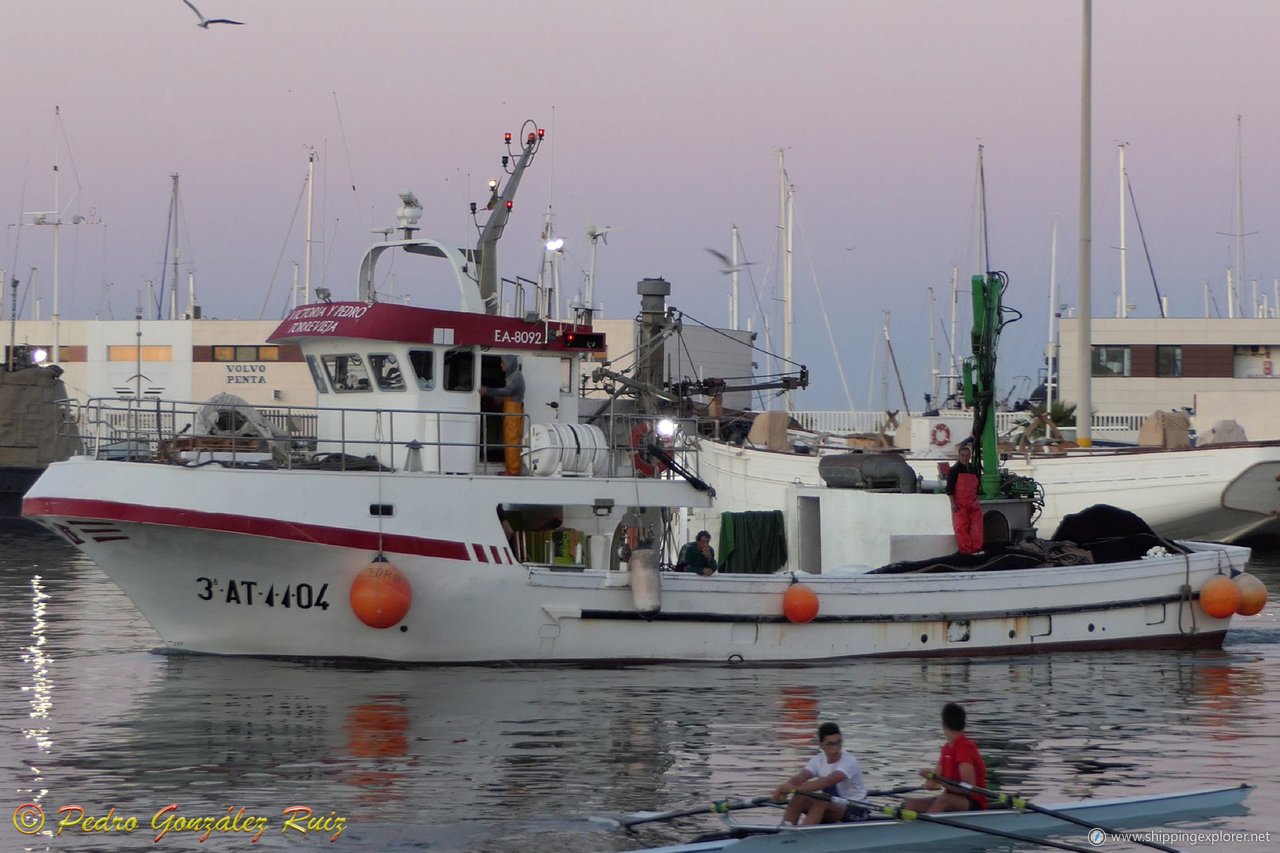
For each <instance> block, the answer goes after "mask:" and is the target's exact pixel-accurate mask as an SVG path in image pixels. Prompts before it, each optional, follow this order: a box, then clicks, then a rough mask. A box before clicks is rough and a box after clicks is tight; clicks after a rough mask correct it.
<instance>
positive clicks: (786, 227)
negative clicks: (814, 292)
mask: <svg viewBox="0 0 1280 853" xmlns="http://www.w3.org/2000/svg"><path fill="white" fill-rule="evenodd" d="M785 156H786V155H785V153H784V152H783V151H782V150H781V149H779V150H778V194H779V195H778V200H779V210H778V217H779V223H778V224H779V228H780V229H781V233H782V310H783V319H782V354H783V357H784V358H786V360H787V364H791V363H792V360H791V324H792V319H793V314H792V298H791V297H792V293H791V290H792V288H791V259H792V256H793V254H794V251H793V250H794V244H793V243H792V237H791V226H792V223H793V219H794V211H795V193H794V190H793V188H792V187H790V186H789V185H788V184H787V166H786V162H785ZM784 399H785V400H786V407H787V411H791V391H790V389H788V390H787V392H786V395H785V398H784Z"/></svg>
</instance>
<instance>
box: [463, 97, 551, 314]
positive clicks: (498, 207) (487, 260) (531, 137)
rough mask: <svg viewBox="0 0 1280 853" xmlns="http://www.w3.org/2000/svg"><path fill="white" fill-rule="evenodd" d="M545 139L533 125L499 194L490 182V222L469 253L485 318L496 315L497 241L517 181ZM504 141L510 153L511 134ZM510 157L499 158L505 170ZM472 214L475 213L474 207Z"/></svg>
mask: <svg viewBox="0 0 1280 853" xmlns="http://www.w3.org/2000/svg"><path fill="white" fill-rule="evenodd" d="M532 124H533V122H525V126H526V127H528V126H529V125H532ZM545 135H546V131H544V130H543V129H542V128H540V127H536V125H535V129H534V130H530V131H529V132H528V134H526V136H525V142H524V148H523V149H522V150H521V153H520V157H519V159H517V160H516V163H515V165H514V166H512V167H511V171H510V177H509V178H508V179H507V185H506V186H505V187H503V188H502V189H501V190H499V189H498V182H497V181H491V182H490V184H489V186H490V189H491V191H492V195H491V197H490V199H489V203H488V208H489V210H490V215H489V220H488V221H487V222H485V224H484V228H482V229H481V231H480V239H479V240H478V241H477V242H476V248H475V250H474V252H473V253H472V258H473V261H474V263H475V265H476V267H477V268H478V269H477V270H476V281H477V283H478V284H479V285H480V298H481V299H482V300H483V301H484V308H485V313H486V314H497V313H498V240H500V239H501V238H502V232H503V230H504V229H505V228H506V227H507V220H508V219H510V218H511V208H512V206H513V204H514V199H515V195H516V190H517V189H519V187H520V178H521V177H523V176H524V170H525V169H527V168H528V167H529V164H531V163H532V162H533V155H534V154H536V153H537V152H538V146H539V144H540V143H541V142H542V139H543V137H544V136H545ZM506 141H507V149H508V150H510V148H511V134H509V133H508V134H507V135H506ZM511 156H513V155H510V154H509V155H507V156H505V157H503V158H502V165H503V166H504V167H506V166H508V164H509V163H510V158H511ZM472 212H473V213H474V212H475V208H474V207H473V208H472Z"/></svg>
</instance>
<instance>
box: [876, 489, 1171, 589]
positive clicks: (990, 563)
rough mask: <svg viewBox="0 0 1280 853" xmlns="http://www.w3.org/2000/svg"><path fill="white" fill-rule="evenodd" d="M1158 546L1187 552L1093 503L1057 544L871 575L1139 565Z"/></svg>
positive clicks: (1014, 546)
mask: <svg viewBox="0 0 1280 853" xmlns="http://www.w3.org/2000/svg"><path fill="white" fill-rule="evenodd" d="M1156 546H1159V547H1162V548H1164V549H1165V550H1166V551H1168V552H1169V553H1170V554H1185V553H1187V549H1186V548H1183V547H1182V546H1181V545H1179V544H1177V543H1176V542H1173V541H1171V540H1168V539H1165V538H1163V537H1161V536H1159V535H1157V534H1156V533H1155V531H1153V530H1152V529H1151V527H1150V526H1149V525H1148V524H1147V523H1146V522H1145V521H1143V520H1142V519H1141V518H1139V517H1138V516H1137V515H1134V514H1133V513H1131V512H1129V511H1128V510H1124V509H1120V508H1119V507H1114V506H1109V505H1107V504H1094V505H1093V506H1091V507H1088V508H1087V509H1082V510H1081V511H1080V512H1077V513H1074V514H1072V515H1068V516H1067V517H1066V518H1064V519H1062V523H1061V524H1059V525H1058V529H1057V530H1056V531H1055V532H1054V534H1053V538H1052V539H1048V540H1045V539H1030V540H1026V541H1023V542H1013V543H1009V544H989V545H987V546H986V548H984V549H983V553H981V554H958V553H957V554H948V555H946V556H944V557H935V558H933V559H929V560H913V561H910V562H902V563H892V564H890V565H887V566H881V567H880V568H878V569H874V570H872V571H871V572H870V574H882V575H899V574H925V573H930V572H975V571H984V572H988V571H1008V570H1010V569H1035V568H1048V567H1052V566H1078V565H1084V564H1087V563H1122V562H1125V561H1128V560H1139V559H1141V558H1142V557H1143V556H1144V555H1145V554H1146V553H1147V552H1148V551H1150V550H1151V549H1152V548H1154V547H1156Z"/></svg>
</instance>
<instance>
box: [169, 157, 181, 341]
mask: <svg viewBox="0 0 1280 853" xmlns="http://www.w3.org/2000/svg"><path fill="white" fill-rule="evenodd" d="M169 177H170V178H172V179H173V283H172V284H170V285H169V288H170V290H169V293H170V300H169V302H170V308H169V319H170V320H172V319H174V317H175V316H176V313H175V312H174V310H173V307H172V306H173V303H174V299H175V298H176V296H177V293H178V266H179V264H180V263H181V260H182V246H181V245H180V244H179V242H178V218H179V217H178V173H177V172H173V173H172V174H170V175H169Z"/></svg>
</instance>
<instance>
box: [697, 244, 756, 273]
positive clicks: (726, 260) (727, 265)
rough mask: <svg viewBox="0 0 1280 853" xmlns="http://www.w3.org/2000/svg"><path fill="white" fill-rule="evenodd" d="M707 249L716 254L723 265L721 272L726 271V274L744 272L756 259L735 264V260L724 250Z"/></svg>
mask: <svg viewBox="0 0 1280 853" xmlns="http://www.w3.org/2000/svg"><path fill="white" fill-rule="evenodd" d="M707 251H708V252H710V253H711V254H713V255H715V256H716V258H717V259H718V260H719V261H720V266H721V270H720V272H722V273H724V274H725V275H728V274H729V273H734V272H742V271H743V270H744V269H746V268H747V267H749V266H751V265H752V264H753V263H755V262H754V261H746V262H744V263H737V264H735V263H734V262H733V259H732V258H730V257H729V256H728V255H726V254H725V253H724V252H717V251H716V250H715V249H707Z"/></svg>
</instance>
